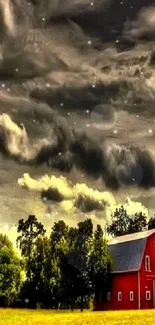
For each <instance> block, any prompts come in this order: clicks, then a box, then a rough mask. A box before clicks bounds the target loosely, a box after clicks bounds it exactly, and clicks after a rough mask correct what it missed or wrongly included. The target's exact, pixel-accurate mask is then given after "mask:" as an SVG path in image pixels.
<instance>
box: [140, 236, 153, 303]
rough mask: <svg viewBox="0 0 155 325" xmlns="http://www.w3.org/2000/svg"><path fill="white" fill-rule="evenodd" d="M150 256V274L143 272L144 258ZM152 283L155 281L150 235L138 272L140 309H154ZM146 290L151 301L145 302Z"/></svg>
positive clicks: (151, 238)
mask: <svg viewBox="0 0 155 325" xmlns="http://www.w3.org/2000/svg"><path fill="white" fill-rule="evenodd" d="M146 255H149V256H150V272H146V271H145V257H146ZM153 281H155V234H153V235H151V236H150V237H149V238H148V240H147V244H146V248H145V253H144V256H143V261H142V267H141V271H140V289H141V290H140V291H141V294H140V296H141V300H140V304H141V309H149V308H154V300H153V295H154V294H155V292H153ZM146 290H150V291H151V300H150V301H147V300H146Z"/></svg>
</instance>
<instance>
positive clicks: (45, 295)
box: [0, 215, 112, 311]
mask: <svg viewBox="0 0 155 325" xmlns="http://www.w3.org/2000/svg"><path fill="white" fill-rule="evenodd" d="M17 231H18V234H19V235H18V237H17V246H18V247H19V248H20V252H21V258H22V259H21V260H20V259H19V258H17V256H16V254H15V253H14V251H13V247H12V244H11V243H10V241H9V239H8V238H7V237H6V236H3V235H1V236H0V305H1V306H9V305H14V306H23V307H24V306H26V307H29V308H37V307H42V308H70V309H71V310H73V309H74V308H80V309H81V311H82V310H83V308H84V307H85V308H86V307H89V304H90V302H91V301H92V300H93V298H94V297H95V298H96V299H98V290H100V289H101V283H102V290H103V292H105V294H106V291H107V288H108V283H109V281H110V276H109V275H110V270H111V266H112V261H111V258H110V256H109V253H108V250H107V244H106V241H105V240H104V238H103V230H102V228H101V227H100V226H99V225H98V226H97V229H96V230H93V223H92V221H91V219H87V220H85V221H83V222H79V223H78V225H77V227H75V228H73V227H68V226H67V225H66V224H65V222H64V221H58V222H55V223H54V225H53V227H52V229H51V234H50V236H49V237H47V236H46V230H45V229H44V226H43V225H42V224H41V223H40V222H39V221H38V220H37V218H36V217H35V216H33V215H30V216H29V217H28V219H27V220H23V219H22V220H19V222H18V227H17ZM22 270H24V272H25V280H24V281H22V282H21V271H22Z"/></svg>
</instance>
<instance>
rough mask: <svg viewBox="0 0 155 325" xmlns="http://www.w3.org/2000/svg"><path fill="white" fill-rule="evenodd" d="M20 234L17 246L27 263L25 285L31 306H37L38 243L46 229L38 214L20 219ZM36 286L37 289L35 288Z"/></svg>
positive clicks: (18, 229)
mask: <svg viewBox="0 0 155 325" xmlns="http://www.w3.org/2000/svg"><path fill="white" fill-rule="evenodd" d="M17 231H18V233H20V234H21V235H19V236H18V237H17V246H19V248H20V249H21V255H22V256H23V258H24V261H25V265H26V277H27V281H26V283H25V287H26V290H27V292H29V297H28V298H29V300H30V306H31V307H35V294H34V291H35V290H36V287H35V281H34V279H35V277H36V274H35V272H36V270H37V272H38V265H37V266H36V264H37V261H36V260H35V258H36V255H35V254H36V244H37V243H38V240H39V238H42V237H44V235H45V232H46V230H45V229H44V226H43V225H42V224H41V223H40V222H39V221H38V220H37V218H36V216H34V215H30V216H29V217H28V219H27V220H26V221H24V220H23V219H21V220H19V222H18V228H17ZM34 288H35V290H34ZM32 293H33V295H32Z"/></svg>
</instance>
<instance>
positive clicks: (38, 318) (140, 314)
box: [0, 309, 155, 325]
mask: <svg viewBox="0 0 155 325" xmlns="http://www.w3.org/2000/svg"><path fill="white" fill-rule="evenodd" d="M1 324H7V325H10V324H13V325H14V324H16V325H42V324H43V325H44V324H47V325H68V324H70V325H89V324H90V325H121V324H123V325H146V324H147V325H154V324H155V311H154V310H153V311H152V310H150V311H148V310H145V311H120V312H118V311H117V312H88V311H84V312H83V313H81V312H79V311H78V312H77V311H74V312H69V311H67V312H64V311H62V312H54V311H42V310H39V311H38V310H37V311H36V310H35V311H34V310H33V311H29V310H17V309H0V325H1Z"/></svg>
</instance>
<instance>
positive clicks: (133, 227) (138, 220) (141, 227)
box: [128, 212, 147, 234]
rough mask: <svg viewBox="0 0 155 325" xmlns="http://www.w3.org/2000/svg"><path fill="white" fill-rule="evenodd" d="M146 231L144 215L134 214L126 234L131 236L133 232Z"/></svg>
mask: <svg viewBox="0 0 155 325" xmlns="http://www.w3.org/2000/svg"><path fill="white" fill-rule="evenodd" d="M145 230H147V219H146V215H145V214H143V213H142V212H140V213H136V214H135V215H134V216H133V217H132V218H130V224H129V229H128V233H130V234H132V233H135V232H141V231H145Z"/></svg>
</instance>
